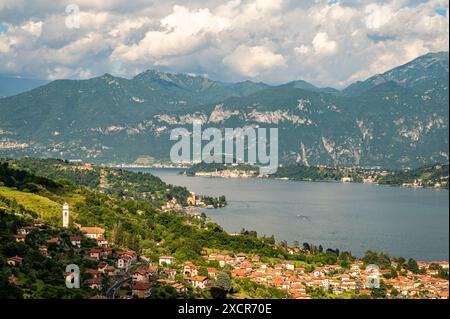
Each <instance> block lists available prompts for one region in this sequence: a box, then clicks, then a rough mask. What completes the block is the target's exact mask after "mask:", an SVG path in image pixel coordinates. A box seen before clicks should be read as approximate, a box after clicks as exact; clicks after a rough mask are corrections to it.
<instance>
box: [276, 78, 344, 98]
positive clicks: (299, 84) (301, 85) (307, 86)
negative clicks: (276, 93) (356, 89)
mask: <svg viewBox="0 0 450 319" xmlns="http://www.w3.org/2000/svg"><path fill="white" fill-rule="evenodd" d="M280 87H288V88H294V89H303V90H307V91H312V92H321V93H330V94H336V95H338V94H340V91H339V90H337V89H334V88H330V87H326V88H318V87H317V86H315V85H313V84H311V83H308V82H306V81H303V80H298V81H292V82H289V83H287V84H283V85H281V86H280Z"/></svg>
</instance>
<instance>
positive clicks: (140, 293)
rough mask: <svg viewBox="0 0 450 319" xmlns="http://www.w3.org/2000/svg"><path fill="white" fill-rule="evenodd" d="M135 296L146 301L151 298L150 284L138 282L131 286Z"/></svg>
mask: <svg viewBox="0 0 450 319" xmlns="http://www.w3.org/2000/svg"><path fill="white" fill-rule="evenodd" d="M131 291H132V294H133V296H137V297H138V298H139V299H144V298H147V297H148V296H150V284H149V283H148V282H142V281H138V282H135V283H134V284H133V285H132V286H131Z"/></svg>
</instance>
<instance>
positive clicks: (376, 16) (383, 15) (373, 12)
mask: <svg viewBox="0 0 450 319" xmlns="http://www.w3.org/2000/svg"><path fill="white" fill-rule="evenodd" d="M366 14H367V16H366V20H365V21H366V26H367V27H368V28H369V29H378V28H380V27H382V26H383V25H385V24H386V23H388V22H389V21H390V20H391V19H392V17H393V16H394V13H393V12H392V10H391V8H390V7H389V6H388V5H384V6H380V5H377V4H370V5H368V6H367V7H366Z"/></svg>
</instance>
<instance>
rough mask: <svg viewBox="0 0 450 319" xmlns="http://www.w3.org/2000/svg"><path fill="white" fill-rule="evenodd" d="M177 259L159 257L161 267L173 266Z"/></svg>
mask: <svg viewBox="0 0 450 319" xmlns="http://www.w3.org/2000/svg"><path fill="white" fill-rule="evenodd" d="M175 261H176V260H175V258H173V257H171V256H159V264H160V265H164V264H166V265H173V264H174V263H175Z"/></svg>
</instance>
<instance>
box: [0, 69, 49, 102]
mask: <svg viewBox="0 0 450 319" xmlns="http://www.w3.org/2000/svg"><path fill="white" fill-rule="evenodd" d="M48 82H49V81H46V80H34V79H25V78H18V77H13V76H8V75H2V74H0V97H6V96H12V95H16V94H19V93H22V92H25V91H29V90H31V89H34V88H36V87H38V86H41V85H44V84H47V83H48Z"/></svg>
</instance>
